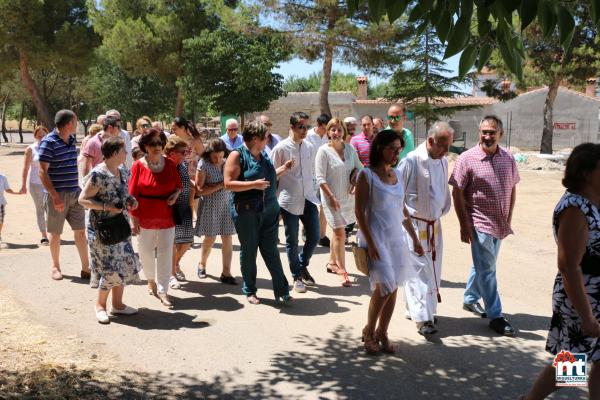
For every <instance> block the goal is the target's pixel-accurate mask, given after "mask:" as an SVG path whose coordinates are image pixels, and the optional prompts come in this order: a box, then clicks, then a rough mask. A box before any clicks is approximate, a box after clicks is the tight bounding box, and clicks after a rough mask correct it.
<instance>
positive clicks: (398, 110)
mask: <svg viewBox="0 0 600 400" xmlns="http://www.w3.org/2000/svg"><path fill="white" fill-rule="evenodd" d="M405 120H406V107H405V106H404V104H400V103H396V104H392V105H391V106H390V108H388V112H387V121H388V126H387V128H388V129H393V130H395V131H396V132H397V133H399V134H401V135H402V136H403V138H404V149H402V152H401V153H400V160H402V159H403V158H404V157H406V155H407V154H408V153H410V152H411V151H413V150H414V149H415V139H414V137H413V134H412V132H411V131H410V130H408V129H406V128H405V127H404V121H405Z"/></svg>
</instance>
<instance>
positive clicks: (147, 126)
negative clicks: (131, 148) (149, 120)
mask: <svg viewBox="0 0 600 400" xmlns="http://www.w3.org/2000/svg"><path fill="white" fill-rule="evenodd" d="M142 128H144V129H148V128H152V125H150V124H142Z"/></svg>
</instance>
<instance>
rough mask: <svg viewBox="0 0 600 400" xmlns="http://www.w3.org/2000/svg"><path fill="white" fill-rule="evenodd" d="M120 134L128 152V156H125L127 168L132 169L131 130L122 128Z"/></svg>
mask: <svg viewBox="0 0 600 400" xmlns="http://www.w3.org/2000/svg"><path fill="white" fill-rule="evenodd" d="M119 135H120V136H121V138H122V139H123V141H125V152H126V153H127V156H126V158H125V166H126V167H127V169H131V164H133V156H132V155H131V138H130V137H129V132H127V131H124V130H123V129H121V132H119Z"/></svg>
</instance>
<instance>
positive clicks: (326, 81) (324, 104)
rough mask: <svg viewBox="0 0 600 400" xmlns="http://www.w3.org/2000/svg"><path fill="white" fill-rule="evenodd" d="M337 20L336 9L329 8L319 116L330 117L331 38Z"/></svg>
mask: <svg viewBox="0 0 600 400" xmlns="http://www.w3.org/2000/svg"><path fill="white" fill-rule="evenodd" d="M337 18H338V8H337V5H336V6H335V7H331V8H329V11H328V12H327V42H326V43H325V58H324V60H323V73H322V74H321V86H320V88H319V107H320V108H321V114H327V115H329V116H330V117H332V116H333V115H332V114H331V109H330V108H329V85H330V83H331V68H332V66H333V50H334V49H335V41H334V37H333V29H334V28H335V24H336V22H337Z"/></svg>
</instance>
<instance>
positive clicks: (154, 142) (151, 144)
mask: <svg viewBox="0 0 600 400" xmlns="http://www.w3.org/2000/svg"><path fill="white" fill-rule="evenodd" d="M146 146H148V147H163V143H162V142H161V141H160V140H152V141H150V142H148V144H147V145H146Z"/></svg>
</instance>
